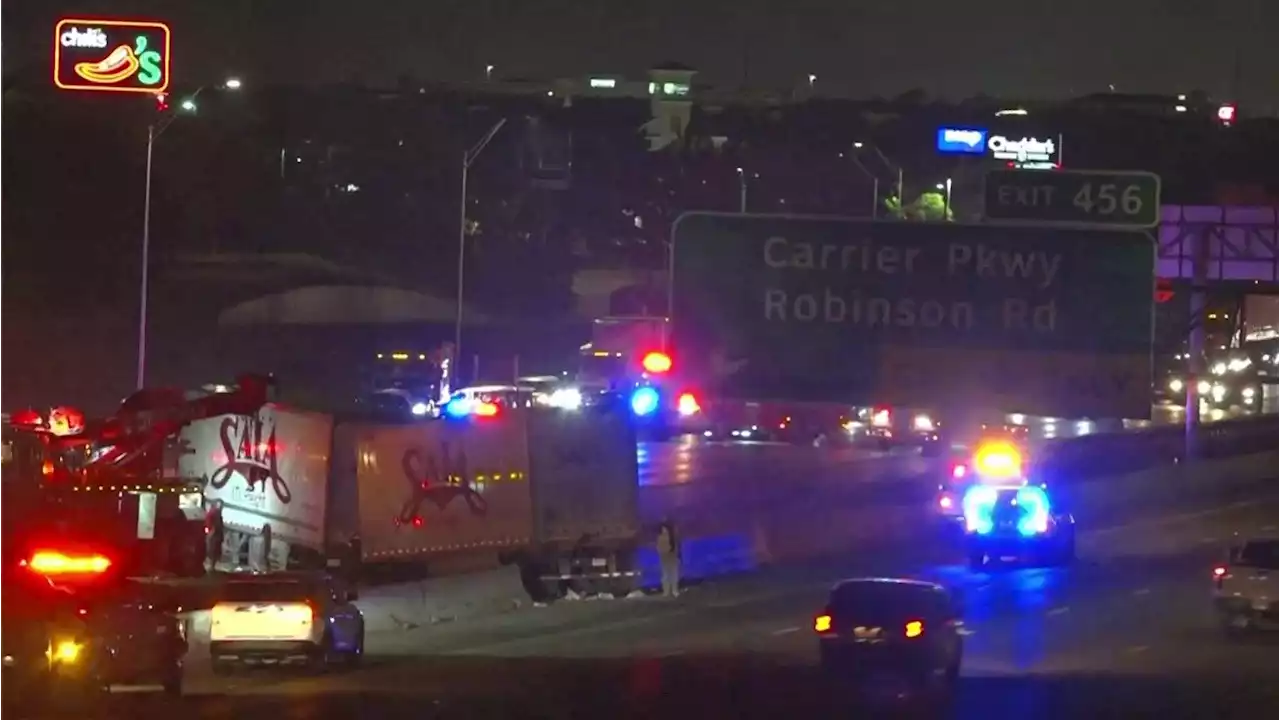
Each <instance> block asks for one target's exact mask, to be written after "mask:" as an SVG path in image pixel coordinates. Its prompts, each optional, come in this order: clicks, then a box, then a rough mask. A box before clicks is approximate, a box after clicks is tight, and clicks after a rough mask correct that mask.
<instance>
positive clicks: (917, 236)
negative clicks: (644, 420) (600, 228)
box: [670, 213, 1156, 418]
mask: <svg viewBox="0 0 1280 720" xmlns="http://www.w3.org/2000/svg"><path fill="white" fill-rule="evenodd" d="M1155 252H1156V248H1155V243H1154V242H1153V241H1152V240H1151V238H1149V237H1148V236H1147V234H1146V233H1145V232H1142V231H1123V230H1112V229H1071V228H1025V227H1013V226H999V225H966V224H955V223H917V222H903V221H872V220H856V219H845V218H823V217H792V216H782V215H732V214H718V213H686V214H685V215H683V216H681V217H680V218H679V219H677V220H676V222H675V224H674V226H673V227H672V249H671V253H672V263H671V278H670V282H671V286H670V292H671V328H672V348H673V353H674V355H675V360H676V364H677V366H678V367H680V368H682V375H683V374H684V373H688V376H689V377H690V380H691V381H692V382H698V383H703V384H704V385H705V386H706V388H707V391H708V392H711V393H713V394H716V395H717V396H720V397H736V398H742V399H756V400H793V401H815V402H819V401H820V402H838V403H848V404H872V403H879V402H885V403H897V404H902V405H908V406H914V407H925V408H927V407H937V406H938V405H940V404H943V403H951V402H965V403H982V404H984V405H986V406H988V407H991V408H993V409H1002V410H1005V411H1006V412H1025V413H1028V414H1035V415H1047V416H1053V417H1126V418H1142V417H1147V416H1148V415H1149V414H1150V412H1151V337H1152V318H1153V301H1154V284H1155V279H1154V268H1155Z"/></svg>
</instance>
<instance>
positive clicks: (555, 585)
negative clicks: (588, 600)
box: [515, 555, 564, 603]
mask: <svg viewBox="0 0 1280 720" xmlns="http://www.w3.org/2000/svg"><path fill="white" fill-rule="evenodd" d="M515 562H516V565H517V567H519V568H520V585H521V587H523V588H524V591H525V593H526V594H527V595H528V596H529V599H530V600H531V601H533V602H535V603H545V602H550V601H552V600H557V599H559V598H561V597H564V590H563V589H562V588H561V584H560V581H559V580H558V579H557V580H548V579H546V575H548V574H549V573H548V572H547V563H545V562H543V561H542V560H540V559H538V558H533V557H530V556H528V555H524V556H521V557H520V558H518V559H516V561H515Z"/></svg>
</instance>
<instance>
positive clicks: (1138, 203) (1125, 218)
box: [983, 169, 1160, 228]
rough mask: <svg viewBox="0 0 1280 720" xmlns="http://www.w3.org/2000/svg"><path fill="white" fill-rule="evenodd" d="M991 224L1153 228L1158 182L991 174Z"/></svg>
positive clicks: (1064, 173) (1132, 175) (1110, 176)
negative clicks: (1002, 221) (1012, 222)
mask: <svg viewBox="0 0 1280 720" xmlns="http://www.w3.org/2000/svg"><path fill="white" fill-rule="evenodd" d="M983 208H984V214H985V215H986V217H987V219H989V220H1014V221H1019V222H1035V223H1057V224H1069V225H1113V226H1118V227H1134V228H1152V227H1155V226H1156V225H1158V224H1159V223H1160V177H1159V176H1158V175H1153V174H1151V173H1146V172H1120V171H1110V170H1059V171H1053V170H1003V169H1002V170H992V171H990V172H988V173H987V183H986V188H985V190H984V192H983Z"/></svg>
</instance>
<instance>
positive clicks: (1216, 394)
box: [1210, 383, 1227, 402]
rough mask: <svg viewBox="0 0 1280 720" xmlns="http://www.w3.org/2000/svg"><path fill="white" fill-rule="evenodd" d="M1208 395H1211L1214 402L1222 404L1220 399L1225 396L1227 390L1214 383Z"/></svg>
mask: <svg viewBox="0 0 1280 720" xmlns="http://www.w3.org/2000/svg"><path fill="white" fill-rule="evenodd" d="M1210 394H1211V395H1213V400H1214V402H1222V399H1223V398H1225V397H1226V396H1227V388H1226V387H1225V386H1223V385H1221V384H1219V383H1214V384H1213V387H1212V388H1211V389H1210Z"/></svg>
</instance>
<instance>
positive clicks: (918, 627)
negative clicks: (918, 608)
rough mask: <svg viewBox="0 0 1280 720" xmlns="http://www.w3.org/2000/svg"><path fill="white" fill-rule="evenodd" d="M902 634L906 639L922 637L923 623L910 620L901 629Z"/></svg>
mask: <svg viewBox="0 0 1280 720" xmlns="http://www.w3.org/2000/svg"><path fill="white" fill-rule="evenodd" d="M902 634H903V636H904V637H907V638H918V637H920V636H921V635H924V621H923V620H912V621H910V622H908V623H907V624H906V625H905V626H903V628H902Z"/></svg>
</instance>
